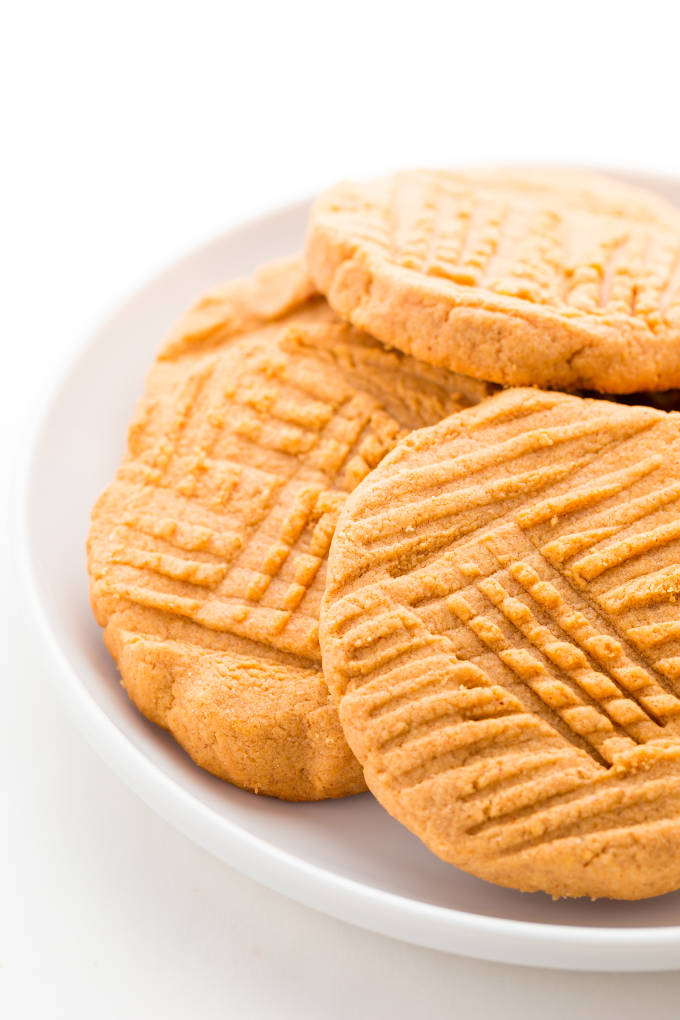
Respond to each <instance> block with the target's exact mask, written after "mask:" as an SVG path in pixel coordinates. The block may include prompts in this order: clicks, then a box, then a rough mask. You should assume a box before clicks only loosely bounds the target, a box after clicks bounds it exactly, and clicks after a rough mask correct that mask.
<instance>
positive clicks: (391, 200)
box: [307, 168, 680, 393]
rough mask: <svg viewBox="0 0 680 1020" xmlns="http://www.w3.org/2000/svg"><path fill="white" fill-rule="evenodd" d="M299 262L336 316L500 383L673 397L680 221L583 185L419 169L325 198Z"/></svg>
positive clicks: (638, 193) (628, 194)
mask: <svg viewBox="0 0 680 1020" xmlns="http://www.w3.org/2000/svg"><path fill="white" fill-rule="evenodd" d="M307 259H308V264H309V268H310V272H311V275H312V278H313V280H314V282H315V283H316V285H317V286H318V288H319V290H320V291H321V292H322V293H323V294H325V295H326V296H327V298H328V301H329V302H330V304H331V306H332V307H333V308H334V309H335V310H336V311H337V312H338V314H340V315H341V316H342V317H343V318H346V319H347V320H348V321H350V322H352V323H353V324H354V325H355V326H357V327H358V328H360V329H366V330H368V331H369V332H370V333H371V334H372V335H373V336H376V337H378V338H379V339H380V340H382V341H383V342H384V343H387V344H390V345H392V346H395V347H398V348H400V349H401V350H404V351H407V352H408V353H410V354H413V355H414V356H415V357H418V358H422V359H423V360H424V361H429V362H431V363H432V364H436V365H446V366H447V367H449V368H451V369H454V370H455V371H457V372H465V373H466V374H469V375H473V376H476V377H477V378H480V379H492V380H494V381H495V382H498V383H502V384H504V385H512V386H524V385H536V386H547V387H554V388H556V389H567V390H574V389H592V390H596V391H598V392H609V393H630V392H633V391H636V390H644V389H649V390H667V389H671V388H673V387H677V386H680V210H678V209H676V208H675V207H674V206H671V205H670V204H667V203H666V202H664V201H663V200H662V199H660V198H658V197H656V196H654V195H651V194H648V193H647V192H645V191H643V190H641V189H639V188H634V187H632V186H630V185H626V184H623V183H621V182H620V181H617V180H610V179H608V178H606V177H602V176H599V175H596V174H592V173H583V172H580V171H573V170H566V169H563V170H557V169H519V168H499V169H487V170H467V171H463V170H461V171H454V170H450V171H435V170H420V171H411V172H405V173H399V174H395V175H394V176H392V177H388V178H384V179H380V180H374V181H367V182H360V183H353V182H346V183H343V184H339V185H337V186H336V187H334V188H331V189H329V190H328V191H327V192H326V193H325V194H323V195H322V196H321V197H320V199H319V200H318V201H317V202H316V204H315V206H314V209H313V212H312V217H311V224H310V229H309V236H308V242H307Z"/></svg>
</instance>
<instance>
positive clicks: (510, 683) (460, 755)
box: [88, 170, 680, 899]
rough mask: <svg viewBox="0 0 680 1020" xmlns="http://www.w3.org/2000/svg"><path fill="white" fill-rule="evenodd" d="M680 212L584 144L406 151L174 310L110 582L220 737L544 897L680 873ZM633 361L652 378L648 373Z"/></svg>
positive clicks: (197, 749)
mask: <svg viewBox="0 0 680 1020" xmlns="http://www.w3.org/2000/svg"><path fill="white" fill-rule="evenodd" d="M675 387H680V211H678V210H676V209H674V208H673V207H671V206H668V205H666V204H665V203H664V202H662V201H661V200H660V199H658V198H656V197H655V196H653V195H649V194H647V193H645V192H643V191H640V190H637V189H634V188H631V187H628V186H625V185H623V184H621V183H619V182H616V181H611V180H608V179H606V178H602V177H597V176H594V175H590V174H581V173H575V172H572V171H554V170H550V171H547V170H543V171H526V170H521V171H520V170H515V171H509V170H502V171H501V170H480V171H465V172H455V171H445V172H442V171H440V172H425V171H419V172H410V173H402V174H397V175H395V176H393V177H391V178H389V179H383V180H378V181H371V182H368V183H361V184H342V185H339V186H338V187H336V188H333V189H331V190H329V191H328V192H327V193H326V194H324V195H322V196H321V198H320V199H319V200H318V201H317V203H316V204H315V206H314V208H313V210H312V214H311V220H310V224H309V231H308V239H307V250H306V253H305V256H304V257H302V256H292V257H291V258H289V259H286V260H284V261H281V262H279V263H276V264H272V265H269V266H266V267H264V268H263V269H262V270H261V271H260V272H259V273H258V274H257V275H256V276H255V277H254V278H252V279H249V280H239V281H236V282H234V283H230V284H227V285H225V286H224V287H222V288H220V289H219V290H216V291H213V292H211V293H210V294H208V295H206V296H205V297H204V298H203V299H202V300H200V301H199V302H198V304H197V305H196V306H195V307H194V308H193V309H192V310H191V311H190V312H189V313H188V314H187V315H186V316H185V318H184V319H183V320H182V322H180V323H179V325H178V326H177V327H176V329H175V331H174V332H173V334H172V335H171V336H170V337H169V338H168V339H167V341H166V342H165V345H164V346H163V347H162V348H161V350H160V352H159V354H158V356H157V358H156V361H155V362H154V364H153V366H152V368H151V371H150V374H149V377H148V383H147V389H146V393H145V395H144V396H143V398H142V399H141V401H140V403H139V404H138V407H137V410H136V413H135V417H134V420H133V422H132V424H131V427H130V431H129V438H128V451H127V454H126V456H125V458H124V460H123V463H122V464H121V466H120V468H119V470H118V473H117V475H116V477H115V479H114V480H113V482H112V483H111V485H109V487H108V488H107V489H106V490H105V492H104V493H103V495H102V496H101V497H100V499H99V501H98V502H97V504H96V506H95V508H94V511H93V517H92V527H91V532H90V537H89V541H88V566H89V574H90V585H91V596H92V605H93V608H94V612H95V615H96V617H97V620H98V621H99V623H100V624H101V625H102V626H103V627H104V638H105V641H106V644H107V647H108V648H109V650H110V652H111V654H112V655H113V656H114V658H115V660H116V662H117V663H118V666H119V669H120V672H121V675H122V679H123V684H124V686H125V688H126V690H127V691H128V693H129V695H130V697H131V698H132V700H133V701H134V703H135V704H136V705H137V706H138V708H139V709H140V710H141V711H142V712H143V713H144V714H145V715H146V716H147V717H148V718H149V719H151V720H152V721H153V722H155V723H158V724H159V725H160V726H163V727H165V728H167V729H168V730H170V732H171V733H172V734H173V735H174V737H175V738H176V739H177V740H178V741H179V743H180V744H181V745H182V746H183V747H184V748H185V749H186V750H187V752H188V753H189V754H190V755H191V757H192V758H193V759H194V760H195V761H196V762H197V763H198V764H199V765H201V766H202V767H203V768H205V769H208V770H209V771H210V772H213V773H214V774H216V775H218V776H220V777H222V778H223V779H226V780H228V781H229V782H232V783H236V784H237V785H239V786H242V787H244V788H245V789H249V790H253V791H255V792H256V793H262V794H268V795H271V796H275V797H280V798H283V799H288V800H316V799H321V798H325V797H342V796H346V795H347V794H352V793H357V792H360V791H362V790H364V789H365V788H366V786H368V787H369V788H370V790H371V791H372V792H373V794H374V795H375V796H376V798H377V799H378V800H379V801H380V803H381V804H383V806H384V807H385V808H386V809H387V810H388V811H389V812H390V813H391V814H392V815H393V816H394V817H395V818H397V819H399V821H401V822H402V823H403V824H404V825H406V826H407V827H408V828H409V829H410V830H411V831H413V832H414V833H416V835H418V836H419V837H420V838H421V839H422V840H423V842H424V843H425V844H426V845H427V846H428V847H429V848H430V849H431V850H433V851H434V852H435V853H436V854H438V855H439V856H440V857H442V858H443V859H444V860H447V861H449V862H451V863H452V864H454V865H456V866H457V867H460V868H463V869H465V870H466V871H468V872H470V873H472V874H474V875H477V876H479V877H481V878H485V879H488V880H490V881H492V882H496V883H498V884H500V885H505V886H510V887H512V888H516V889H522V890H529V891H534V890H544V891H546V892H548V893H550V894H552V895H553V896H593V897H595V896H609V897H614V898H623V899H636V898H640V897H645V896H653V895H657V894H659V893H663V892H667V891H669V890H671V889H676V888H678V887H680V602H677V601H676V597H677V596H678V595H679V594H680V513H679V512H678V511H679V508H680V415H678V414H677V413H675V412H673V411H672V410H670V411H667V410H664V409H662V408H666V407H672V406H673V398H672V397H669V396H668V395H667V391H669V390H672V389H673V388H675ZM640 391H646V393H645V394H644V395H643V396H640V395H639V394H640Z"/></svg>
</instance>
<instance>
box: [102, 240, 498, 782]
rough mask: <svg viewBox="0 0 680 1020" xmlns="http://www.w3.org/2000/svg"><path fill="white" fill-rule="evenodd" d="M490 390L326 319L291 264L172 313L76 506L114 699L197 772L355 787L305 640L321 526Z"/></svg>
mask: <svg viewBox="0 0 680 1020" xmlns="http://www.w3.org/2000/svg"><path fill="white" fill-rule="evenodd" d="M489 391H490V387H489V386H487V385H486V384H480V383H478V382H475V381H473V380H469V379H464V378H462V377H461V376H456V375H454V374H453V373H450V372H445V371H442V370H437V369H432V368H431V367H430V366H428V365H422V364H419V363H418V362H416V361H414V360H413V359H412V358H409V357H406V356H404V355H402V354H400V353H398V352H389V351H386V350H385V349H384V348H383V347H382V346H381V345H380V344H379V343H377V341H375V340H372V339H371V338H370V337H368V336H366V335H365V334H362V333H359V332H358V331H357V330H355V329H353V328H352V327H350V326H347V325H346V324H344V323H342V322H341V321H340V320H339V319H338V318H337V317H336V315H335V314H334V313H333V312H332V311H331V310H330V309H329V307H328V305H327V304H326V302H325V301H324V299H323V298H322V297H320V296H319V295H318V294H317V293H315V292H314V289H313V287H312V285H311V283H310V281H309V279H308V277H307V275H306V272H305V270H304V266H303V262H302V260H301V259H299V258H293V259H289V260H285V261H283V262H281V263H277V264H273V265H270V266H268V267H266V268H265V269H263V270H262V271H261V272H260V273H259V275H258V276H257V277H255V278H254V279H253V280H246V281H244V280H241V281H237V282H235V283H232V284H229V285H227V286H226V287H224V288H222V289H220V290H218V291H215V292H213V293H212V294H209V295H207V296H206V297H205V298H204V299H203V300H202V301H200V302H199V303H198V304H197V305H196V307H195V308H194V309H193V310H192V311H191V312H190V313H189V314H188V315H187V316H186V317H185V319H184V320H183V321H182V322H181V323H180V324H179V326H178V327H177V329H176V330H175V332H174V334H173V335H172V336H171V337H170V339H169V340H168V342H167V343H166V344H165V346H164V347H163V348H162V350H161V351H160V353H159V355H158V358H157V359H156V362H155V363H154V365H153V368H152V370H151V373H150V375H149V378H148V385H147V390H146V394H145V396H144V398H143V399H142V400H141V402H140V404H139V406H138V408H137V411H136V414H135V417H134V421H133V422H132V425H131V427H130V432H129V446H128V452H127V456H126V457H125V459H124V461H123V463H122V465H121V467H120V469H119V471H118V473H117V475H116V478H115V480H114V482H113V483H112V484H111V485H110V486H109V487H108V488H107V489H106V491H105V492H104V494H103V495H102V496H101V498H100V499H99V501H98V502H97V504H96V506H95V508H94V511H93V517H92V526H91V532H90V537H89V542H88V565H89V573H90V580H91V598H92V605H93V608H94V611H95V614H96V617H97V619H98V621H99V622H100V624H102V625H103V626H104V627H105V631H104V636H105V640H106V644H107V646H108V648H109V650H110V651H111V653H112V655H113V656H114V658H115V659H116V661H117V663H118V666H119V668H120V671H121V675H122V679H123V684H124V686H125V687H126V689H127V691H128V693H129V695H130V697H131V698H132V700H133V701H134V702H135V704H136V705H137V706H138V708H139V709H141V711H142V712H143V713H144V714H145V715H146V716H148V717H149V719H151V720H153V721H154V722H156V723H158V724H159V725H161V726H164V727H166V728H167V729H169V730H170V731H171V732H172V734H173V735H174V736H175V738H176V739H177V740H178V741H179V743H180V744H182V746H183V747H184V748H185V749H186V750H187V751H188V752H189V754H190V755H191V756H192V757H193V758H194V759H195V761H197V762H198V764H200V765H202V766H203V767H204V768H206V769H208V770H209V771H210V772H213V773H215V774H217V775H219V776H221V777H222V778H224V779H227V780H230V781H231V782H233V783H236V784H237V785H239V786H243V787H246V788H248V789H252V790H256V791H258V792H260V793H267V794H272V795H275V796H278V797H282V798H286V799H292V800H308V799H318V798H322V797H338V796H343V795H345V794H350V793H355V792H357V791H359V790H362V789H364V782H363V777H362V773H361V769H360V767H359V765H358V763H357V762H356V760H355V759H354V757H353V755H352V754H351V752H350V750H349V748H348V747H347V744H346V742H345V739H344V737H343V734H342V731H341V729H340V725H339V722H338V717H337V712H336V710H335V707H334V706H333V705H332V703H331V702H330V700H329V697H328V690H327V687H326V684H325V682H324V679H323V674H322V671H321V655H320V651H319V647H318V636H317V628H318V610H319V603H320V599H321V594H322V592H323V586H324V576H325V569H326V555H327V552H328V547H329V544H330V540H331V536H332V534H333V528H334V526H335V520H336V518H337V515H338V513H339V511H340V508H341V507H342V505H343V503H344V500H345V499H346V497H347V494H348V492H350V491H351V490H352V489H353V488H354V487H355V486H356V485H357V483H358V482H359V481H360V480H361V479H362V478H363V477H364V476H365V475H366V474H367V472H368V471H370V470H371V468H373V467H375V465H376V464H377V463H378V462H379V461H380V459H381V458H382V457H383V455H384V454H385V453H386V452H387V451H389V450H391V449H392V447H393V446H394V444H395V443H396V441H397V440H398V439H399V438H400V437H401V436H403V435H404V434H405V433H406V432H407V431H408V430H409V429H412V428H416V427H419V426H421V425H423V424H426V423H431V422H434V421H437V420H439V419H440V418H442V417H444V416H446V415H448V414H450V413H451V412H452V411H455V410H457V409H460V408H461V407H465V406H468V405H469V404H471V403H475V402H476V401H477V400H479V399H481V398H482V397H484V396H485V395H486V394H487V393H488V392H489Z"/></svg>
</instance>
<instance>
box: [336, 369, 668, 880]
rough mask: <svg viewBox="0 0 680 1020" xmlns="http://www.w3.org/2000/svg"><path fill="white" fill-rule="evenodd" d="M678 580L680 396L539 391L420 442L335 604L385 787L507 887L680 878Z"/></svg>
mask: <svg viewBox="0 0 680 1020" xmlns="http://www.w3.org/2000/svg"><path fill="white" fill-rule="evenodd" d="M679 595H680V415H679V414H677V413H671V414H666V413H665V412H663V411H658V410H655V409H653V408H647V407H628V406H626V405H622V404H614V403H611V402H609V401H604V400H582V399H581V398H580V397H575V396H567V395H565V394H560V393H548V392H543V391H539V390H530V389H519V390H508V391H506V392H504V393H501V394H499V395H497V396H494V397H491V398H490V399H489V400H486V401H484V402H483V403H481V404H479V406H477V407H475V408H472V409H470V410H467V411H464V412H463V413H462V414H460V415H457V416H453V417H451V418H448V419H447V420H445V421H443V422H441V423H440V424H438V425H435V426H433V427H431V428H426V429H421V430H419V431H417V432H414V433H412V434H411V435H409V436H407V437H406V438H405V439H403V440H402V441H401V442H400V443H399V444H398V445H397V446H396V448H395V449H394V450H393V451H392V453H391V454H389V455H388V456H387V457H386V458H385V459H384V460H383V462H382V463H381V464H380V466H379V467H378V468H377V469H376V470H375V471H374V472H372V473H371V475H370V476H369V477H368V478H367V479H366V480H365V481H364V482H363V483H362V485H361V486H359V488H358V489H357V490H356V491H355V492H354V493H353V494H352V496H351V497H350V498H349V500H348V501H347V503H346V504H345V508H344V510H343V512H342V515H341V517H340V520H339V522H338V526H337V528H336V532H335V537H334V539H333V545H332V548H331V554H330V559H329V567H328V575H327V587H326V594H325V597H324V601H323V604H322V610H321V647H322V651H323V666H324V671H325V675H326V680H327V683H328V685H329V687H330V689H331V693H332V694H333V695H334V696H335V698H336V699H337V700H338V702H339V712H340V720H341V723H342V725H343V729H344V732H345V735H346V737H347V739H348V742H349V745H350V747H351V748H352V750H353V751H354V753H355V754H356V756H357V758H358V759H359V761H360V762H361V764H362V765H363V766H364V774H365V777H366V781H367V783H368V786H369V787H370V789H371V790H372V791H373V792H374V794H375V795H376V797H377V798H378V800H379V801H380V802H381V803H382V804H383V805H384V806H385V807H386V808H387V810H388V811H389V812H390V813H391V814H393V815H394V816H395V817H396V818H398V819H399V820H400V821H401V822H403V823H404V824H405V825H406V826H408V828H409V829H411V830H412V831H413V832H415V833H416V834H417V835H418V836H420V838H421V839H422V840H423V841H424V842H425V843H426V844H427V845H428V846H429V847H430V849H432V850H433V851H434V852H435V853H436V854H438V855H439V856H440V857H442V858H444V859H445V860H447V861H450V862H451V863H453V864H456V865H457V866H459V867H461V868H463V869H465V870H466V871H470V872H472V873H473V874H475V875H478V876H480V877H481V878H485V879H488V880H490V881H493V882H497V883H499V884H501V885H506V886H511V887H514V888H517V889H522V890H528V891H534V890H544V891H546V892H548V893H551V894H552V895H554V896H593V897H596V896H608V897H614V898H620V899H636V898H639V897H644V896H654V895H656V894H658V893H663V892H667V891H668V890H670V889H676V888H678V887H679V886H680V853H678V847H679V846H680V698H679V694H680V602H678V601H677V600H678V596H679Z"/></svg>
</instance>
